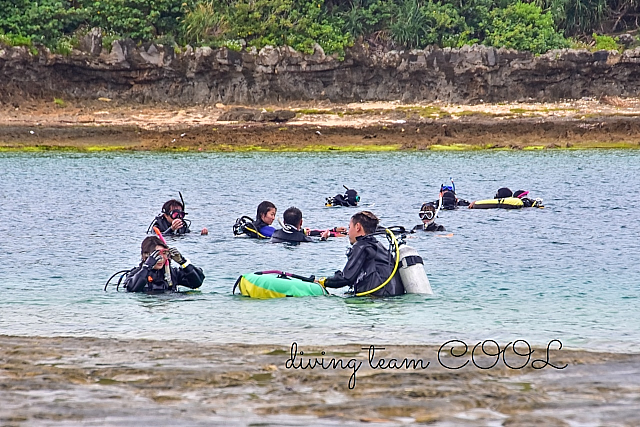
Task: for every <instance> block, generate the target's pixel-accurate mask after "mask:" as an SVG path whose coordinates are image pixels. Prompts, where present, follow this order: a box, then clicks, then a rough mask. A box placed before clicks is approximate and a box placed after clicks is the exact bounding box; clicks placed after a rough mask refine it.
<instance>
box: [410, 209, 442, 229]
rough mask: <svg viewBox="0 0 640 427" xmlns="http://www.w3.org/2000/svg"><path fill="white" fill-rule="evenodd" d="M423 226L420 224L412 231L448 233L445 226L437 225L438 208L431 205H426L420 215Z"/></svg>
mask: <svg viewBox="0 0 640 427" xmlns="http://www.w3.org/2000/svg"><path fill="white" fill-rule="evenodd" d="M418 215H419V216H420V219H421V220H422V224H418V225H416V226H415V227H413V229H412V230H411V231H412V232H415V231H446V229H445V228H444V225H440V224H436V222H435V221H436V215H437V212H436V208H434V207H433V205H432V204H431V203H424V204H423V205H422V207H421V208H420V213H418Z"/></svg>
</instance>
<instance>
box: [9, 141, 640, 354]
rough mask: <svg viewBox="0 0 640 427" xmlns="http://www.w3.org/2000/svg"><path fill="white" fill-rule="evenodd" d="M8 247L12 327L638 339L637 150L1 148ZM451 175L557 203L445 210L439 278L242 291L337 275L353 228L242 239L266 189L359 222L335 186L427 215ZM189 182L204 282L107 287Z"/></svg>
mask: <svg viewBox="0 0 640 427" xmlns="http://www.w3.org/2000/svg"><path fill="white" fill-rule="evenodd" d="M0 170H1V171H2V180H1V182H0V197H1V198H2V200H5V204H4V205H3V206H4V207H5V209H9V210H10V211H11V212H13V214H12V215H5V220H4V221H2V222H1V223H0V233H1V235H2V236H3V241H2V249H3V254H4V256H5V262H3V263H2V264H1V265H0V273H2V277H3V278H4V283H3V292H2V294H3V298H2V300H1V301H0V313H1V314H0V333H3V334H15V335H76V336H77V335H80V336H97V337H144V338H159V339H170V338H179V339H190V340H205V341H211V342H247V343H250V342H251V343H258V342H268V343H281V344H290V343H291V342H292V341H299V342H304V343H308V344H312V343H316V344H338V343H348V342H359V343H370V342H371V343H373V342H375V343H389V344H392V343H396V344H402V343H441V342H444V341H446V340H449V339H464V340H468V341H469V342H472V341H473V340H480V339H488V338H491V339H496V340H498V341H504V342H508V341H512V340H514V339H519V338H522V339H527V340H528V341H530V342H531V343H535V344H545V343H546V342H548V341H549V340H551V339H560V340H562V342H563V343H564V344H565V345H570V346H574V347H586V348H597V349H601V350H618V351H622V350H629V349H631V350H635V349H634V348H633V346H634V343H636V342H638V340H639V339H640V326H638V322H635V321H633V320H631V319H634V318H636V317H637V313H638V311H639V310H638V309H639V308H640V307H639V306H640V304H639V302H638V297H637V295H638V284H639V283H640V280H639V279H640V273H639V272H638V269H637V265H638V258H639V257H640V255H638V253H639V251H638V244H637V241H638V235H639V234H640V233H639V228H640V226H639V225H638V221H637V214H636V213H637V212H638V201H637V198H636V197H630V196H629V195H635V194H637V193H638V192H639V190H640V182H638V180H637V178H636V177H637V176H638V175H639V173H638V172H639V171H640V155H639V154H638V153H637V152H634V151H617V150H603V151H576V152H567V151H556V152H535V153H534V152H497V153H491V152H485V153H428V152H426V153H373V154H363V153H357V154H342V153H327V154H307V153H293V154H290V153H287V154H282V153H242V154H213V153H212V154H209V153H208V154H153V153H141V154H130V153H109V154H70V153H54V154H47V153H45V154H21V153H2V154H0ZM450 176H453V177H454V179H455V182H456V187H457V190H458V195H459V196H460V197H462V198H465V199H469V200H474V199H482V198H490V197H492V196H493V194H494V193H495V191H496V189H497V188H499V187H502V186H508V187H510V188H511V189H512V190H517V189H520V188H522V189H526V190H530V191H531V193H530V194H531V196H533V197H542V198H543V199H544V201H545V205H546V208H545V209H529V210H520V211H506V210H479V211H478V210H468V209H460V210H457V211H455V212H448V211H447V212H441V213H440V217H439V219H438V223H441V224H443V225H445V226H446V227H447V232H450V233H453V236H452V237H437V236H435V235H427V234H423V235H413V236H411V238H410V239H408V243H409V244H410V245H411V246H414V247H415V248H416V249H418V251H419V252H420V254H421V255H422V257H423V258H424V260H425V268H426V270H427V272H428V274H429V278H430V280H431V284H432V287H433V288H434V291H435V295H434V296H431V297H424V296H418V295H407V296H403V297H399V298H392V299H386V300H371V299H366V298H363V299H353V298H345V297H344V293H343V292H342V291H340V290H338V291H337V292H336V294H337V295H336V296H332V297H329V298H300V299H294V298H287V299H282V300H270V301H254V300H249V299H246V298H243V297H239V296H237V295H236V296H234V295H231V289H232V287H233V283H234V281H235V279H236V278H237V277H238V276H239V275H240V274H242V273H246V272H252V271H258V270H265V269H269V270H271V269H281V270H286V271H293V272H297V273H300V274H305V275H308V274H315V275H330V274H332V273H333V272H334V271H335V270H336V269H339V268H342V266H343V265H344V263H345V261H346V258H345V251H346V249H347V248H348V246H349V245H348V242H347V240H346V239H332V240H330V241H328V242H318V243H311V244H307V245H302V246H298V247H285V246H283V245H276V244H270V243H267V242H258V241H255V240H251V239H244V238H235V237H233V235H232V232H231V226H232V225H233V222H234V221H235V219H236V218H237V217H239V216H241V215H250V216H253V215H255V208H256V206H257V205H258V203H259V202H261V201H262V200H271V201H272V202H274V203H275V204H276V205H277V206H278V207H279V211H278V212H279V214H281V213H282V212H283V211H284V209H286V208H287V207H289V206H297V207H299V208H301V209H302V211H303V213H304V224H305V225H308V226H311V227H313V228H326V227H332V226H335V225H346V224H347V222H348V219H349V217H350V215H352V214H353V213H355V212H356V211H357V210H356V209H349V208H325V207H324V206H323V203H324V198H325V197H328V196H333V195H335V194H337V193H340V192H342V190H343V187H342V185H347V186H349V187H353V188H356V189H357V190H358V191H359V193H360V195H361V197H362V202H363V203H365V204H373V206H372V207H370V208H369V209H371V210H372V211H374V212H375V213H376V214H377V215H378V216H379V217H381V218H382V221H383V223H384V224H386V225H397V224H401V225H405V226H413V225H415V224H416V223H417V222H419V219H418V216H417V212H418V210H419V208H420V205H421V204H422V203H423V202H425V201H430V200H433V199H435V198H436V195H437V191H438V189H439V186H440V184H441V183H444V182H447V181H448V178H449V177H450ZM178 191H182V193H183V195H184V197H185V200H186V205H187V206H186V208H187V209H186V210H187V211H188V212H189V216H188V218H190V219H191V220H192V221H193V225H192V229H193V230H199V229H200V228H202V227H204V226H206V227H207V228H208V229H209V230H210V234H209V236H200V235H198V234H197V233H193V234H192V235H189V236H187V237H183V238H178V239H176V240H174V241H172V242H170V244H175V245H176V246H177V247H178V248H179V249H180V250H181V251H182V252H183V253H184V254H186V255H187V256H188V257H189V258H190V259H191V260H192V261H193V262H194V264H196V265H198V266H201V267H202V268H203V270H204V271H205V273H206V276H207V278H206V280H205V284H204V285H203V287H202V289H201V290H198V291H195V292H189V293H187V294H181V295H167V296H147V295H130V294H126V293H116V292H115V291H114V290H110V291H109V292H106V293H105V292H103V291H102V286H103V285H104V282H105V280H106V279H107V278H108V277H109V276H110V275H111V274H112V273H114V272H115V271H117V270H119V269H123V268H127V267H132V266H134V265H135V264H136V263H137V262H138V258H139V247H140V246H139V245H140V242H141V240H142V238H143V237H144V231H145V230H146V229H147V226H148V225H149V222H150V221H151V220H152V219H153V217H154V215H155V214H157V212H158V211H159V208H160V206H161V205H162V203H164V202H165V201H166V200H168V199H170V198H174V197H177V196H178Z"/></svg>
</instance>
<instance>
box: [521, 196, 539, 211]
mask: <svg viewBox="0 0 640 427" xmlns="http://www.w3.org/2000/svg"><path fill="white" fill-rule="evenodd" d="M520 200H522V204H523V205H524V207H525V208H531V207H536V208H539V207H541V206H542V204H541V203H540V202H539V201H538V200H534V199H530V198H528V197H522V198H521V199H520Z"/></svg>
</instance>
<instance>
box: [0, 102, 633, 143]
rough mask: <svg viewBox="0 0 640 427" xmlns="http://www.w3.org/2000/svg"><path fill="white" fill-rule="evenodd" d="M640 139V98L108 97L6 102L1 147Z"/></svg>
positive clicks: (1, 120) (2, 111) (0, 111)
mask: <svg viewBox="0 0 640 427" xmlns="http://www.w3.org/2000/svg"><path fill="white" fill-rule="evenodd" d="M580 148H640V102H639V101H638V100H637V99H632V98H627V99H622V98H616V97H609V98H602V99H600V100H579V101H566V102H562V103H530V104H523V103H517V104H479V105H474V106H469V105H451V104H437V103H435V104H403V103H383V102H376V103H355V104H334V103H313V104H303V103H296V104H290V105H287V106H274V105H268V106H265V107H264V108H255V107H253V108H245V107H237V106H226V105H223V104H217V105H216V106H194V107H186V108H179V109H175V108H173V107H170V106H166V105H157V104H155V105H150V106H149V105H141V104H131V103H127V102H124V101H121V100H103V101H98V100H94V101H60V102H58V103H56V102H53V101H47V102H45V101H21V102H19V103H18V102H14V103H13V104H11V105H5V106H4V107H3V108H2V107H0V150H2V151H25V150H26V151H47V150H73V151H110V150H160V151H196V152H200V151H250V150H267V151H353V150H368V151H389V150H477V149H493V150H499V149H516V150H517V149H580Z"/></svg>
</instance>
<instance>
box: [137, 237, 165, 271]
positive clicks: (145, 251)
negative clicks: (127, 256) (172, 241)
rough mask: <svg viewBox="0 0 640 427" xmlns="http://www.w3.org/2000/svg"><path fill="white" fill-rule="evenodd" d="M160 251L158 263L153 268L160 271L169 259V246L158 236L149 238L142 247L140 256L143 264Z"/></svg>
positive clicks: (143, 242)
mask: <svg viewBox="0 0 640 427" xmlns="http://www.w3.org/2000/svg"><path fill="white" fill-rule="evenodd" d="M155 251H158V256H159V258H158V262H156V264H155V265H154V266H153V269H154V270H160V269H161V268H162V266H163V265H164V264H165V263H166V262H167V259H169V246H167V245H166V244H165V243H164V242H163V241H162V240H160V238H159V237H158V236H148V237H146V238H145V239H144V240H143V241H142V245H140V256H141V259H142V262H145V261H146V260H147V258H149V256H150V255H151V254H152V253H154V252H155Z"/></svg>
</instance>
